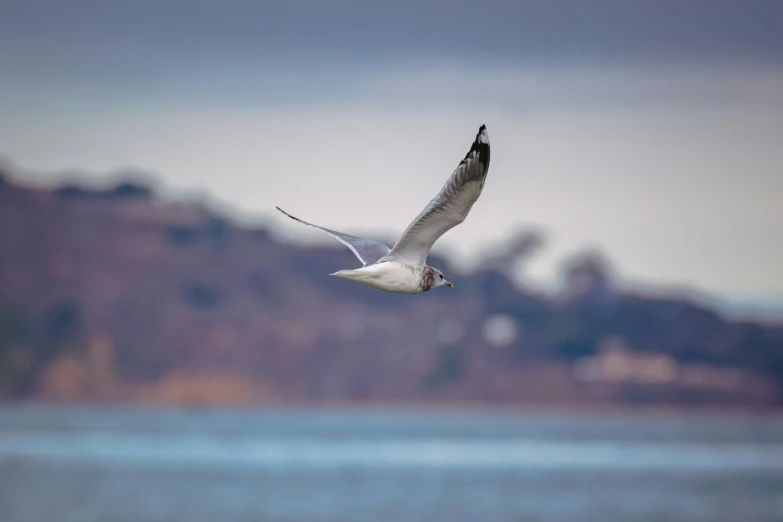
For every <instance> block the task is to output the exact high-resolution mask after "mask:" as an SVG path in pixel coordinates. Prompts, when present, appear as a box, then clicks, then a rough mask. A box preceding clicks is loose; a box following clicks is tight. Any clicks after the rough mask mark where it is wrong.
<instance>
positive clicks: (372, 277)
mask: <svg viewBox="0 0 783 522" xmlns="http://www.w3.org/2000/svg"><path fill="white" fill-rule="evenodd" d="M421 274H422V268H414V267H412V266H410V265H405V264H403V263H398V262H397V261H386V262H383V263H378V264H375V265H370V266H366V267H364V268H359V269H358V270H340V271H339V272H336V273H334V274H332V275H335V276H337V277H344V278H346V279H351V280H353V281H356V282H359V283H364V284H367V285H370V286H374V287H375V288H379V289H381V290H386V291H387V292H399V293H404V294H414V293H416V291H417V289H418V288H419V283H420V282H421Z"/></svg>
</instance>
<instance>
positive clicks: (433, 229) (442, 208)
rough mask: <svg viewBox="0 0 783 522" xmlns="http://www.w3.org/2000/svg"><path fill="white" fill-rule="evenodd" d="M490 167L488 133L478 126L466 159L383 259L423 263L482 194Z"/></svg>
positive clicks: (412, 263) (485, 129)
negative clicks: (435, 245) (443, 236)
mask: <svg viewBox="0 0 783 522" xmlns="http://www.w3.org/2000/svg"><path fill="white" fill-rule="evenodd" d="M488 169H489V135H488V134H487V127H486V126H485V125H482V126H481V127H480V128H479V131H478V134H476V139H475V140H474V141H473V145H472V146H471V147H470V150H469V151H468V153H467V155H466V156H465V159H463V160H462V162H460V164H459V166H458V167H457V169H456V170H455V171H454V173H453V174H452V175H451V177H450V178H449V179H448V181H446V184H445V185H443V188H442V189H441V190H440V192H439V193H438V195H437V196H435V198H434V199H433V200H432V201H430V202H429V204H428V205H427V206H426V207H425V208H424V210H422V212H421V214H419V215H418V216H417V217H416V219H414V220H413V222H412V223H411V224H410V225H408V228H407V229H405V232H403V233H402V236H401V237H400V239H399V240H398V241H397V243H396V244H395V245H394V246H393V247H392V249H391V252H389V255H387V256H386V257H385V259H384V260H389V261H392V260H393V261H399V262H402V263H405V264H409V265H413V266H420V265H423V264H424V263H425V262H426V261H427V254H428V253H429V251H430V248H432V245H433V244H434V243H435V241H437V240H438V238H439V237H440V236H442V235H443V234H445V233H446V232H447V231H448V230H451V229H452V228H454V227H455V226H457V225H459V224H460V223H462V222H463V221H465V218H466V217H467V215H468V212H470V209H471V207H472V206H473V204H474V203H475V202H476V200H477V199H478V197H479V196H480V195H481V190H482V189H483V188H484V180H485V179H486V178H487V170H488Z"/></svg>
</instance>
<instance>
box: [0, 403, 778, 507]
mask: <svg viewBox="0 0 783 522" xmlns="http://www.w3.org/2000/svg"><path fill="white" fill-rule="evenodd" d="M625 520H630V521H679V520H682V521H710V522H720V521H732V522H735V521H741V522H754V521H770V522H772V521H776V522H780V521H781V520H783V422H781V421H780V420H771V419H766V420H765V419H763V418H736V417H733V418H731V417H730V418H715V417H700V416H671V417H661V416H656V417H646V418H645V417H631V416H629V417H620V416H598V415H596V416H579V417H569V416H551V415H549V416H548V415H540V414H537V415H531V414H522V413H503V414H500V413H492V414H480V413H471V412H464V413H455V412H453V411H450V412H438V411H411V412H400V411H397V410H395V411H372V412H368V411H350V412H345V411H337V412H336V411H318V410H311V411H308V410H260V411H259V410H231V411H181V410H179V411H178V410H154V409H135V408H128V409H121V408H120V409H117V408H112V409H108V408H107V409H102V408H92V407H90V408H87V407H21V406H0V521H2V522H89V521H96V522H97V521H100V522H103V521H107V522H125V521H127V522H144V521H166V522H168V521H177V522H179V521H182V522H199V521H210V522H215V521H286V522H299V521H335V522H337V521H339V522H352V521H373V522H375V521H383V522H392V521H466V522H467V521H471V522H472V521H501V522H502V521H515V522H516V521H625Z"/></svg>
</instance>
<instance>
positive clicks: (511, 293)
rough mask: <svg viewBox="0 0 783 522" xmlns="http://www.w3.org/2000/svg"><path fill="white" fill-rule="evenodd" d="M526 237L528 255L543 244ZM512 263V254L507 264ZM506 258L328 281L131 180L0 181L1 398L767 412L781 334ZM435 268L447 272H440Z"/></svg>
mask: <svg viewBox="0 0 783 522" xmlns="http://www.w3.org/2000/svg"><path fill="white" fill-rule="evenodd" d="M531 237H532V236H529V235H528V236H524V237H523V238H521V239H520V241H519V245H520V250H519V251H518V252H517V253H516V254H520V252H523V253H522V254H520V255H524V252H527V250H526V249H528V250H529V249H530V248H535V247H536V246H537V245H538V243H537V241H536V240H534V239H531ZM511 257H514V256H511ZM511 262H513V259H510V258H509V259H506V258H503V257H502V256H499V257H496V258H493V259H492V260H488V261H487V262H486V263H485V264H484V265H482V266H481V267H479V269H478V270H476V271H475V272H474V273H472V274H468V275H465V276H464V277H460V278H455V280H454V282H455V283H456V285H457V288H456V289H455V290H453V291H448V290H444V291H435V292H430V293H426V294H422V295H417V296H410V295H394V294H386V293H383V292H380V291H378V290H375V289H372V288H369V287H365V286H362V285H358V284H355V283H351V282H349V281H345V280H340V279H336V278H331V277H329V276H328V275H327V274H329V273H330V272H333V271H335V270H337V269H340V268H345V267H353V266H356V264H357V262H356V260H355V259H354V258H353V257H352V256H351V254H350V252H348V251H347V250H343V249H339V248H338V247H337V245H335V248H334V249H331V248H303V247H298V246H294V245H289V244H284V243H282V242H279V241H276V240H275V239H274V238H273V237H272V236H271V235H270V234H269V233H268V231H267V230H264V229H253V228H242V227H238V226H236V225H234V224H232V223H231V222H230V221H229V220H227V219H224V218H222V217H220V216H218V215H216V214H214V213H213V212H210V211H209V210H206V209H204V208H203V207H201V206H198V205H190V204H174V203H164V202H161V201H159V200H157V199H156V197H155V195H154V194H153V192H152V191H151V190H149V189H147V188H145V187H143V186H140V185H137V184H134V183H130V182H129V183H125V184H120V185H118V186H116V187H115V188H112V189H109V190H104V191H95V190H87V189H82V188H79V187H76V186H65V187H61V188H59V189H56V190H42V189H36V188H30V187H25V186H21V185H18V184H14V183H12V182H11V181H9V178H8V176H4V177H2V179H0V397H4V398H35V399H45V400H99V401H129V402H130V401H144V402H166V403H176V404H258V403H264V402H273V401H320V400H328V401H405V402H413V401H423V400H439V401H471V402H472V401H488V402H497V403H518V402H536V403H541V402H557V403H574V404H616V403H626V404H639V403H647V404H713V405H714V404H718V405H750V404H752V405H775V404H779V402H780V401H781V399H782V398H783V394H782V393H781V390H782V388H781V385H783V329H782V328H780V327H772V326H769V325H761V324H754V323H751V322H731V321H728V320H726V319H724V318H722V317H721V316H720V315H719V314H717V313H716V312H714V311H712V310H709V309H706V308H704V307H702V306H699V305H696V304H694V303H692V302H689V301H688V300H685V299H678V298H670V299H661V298H650V297H645V296H641V295H634V294H629V293H625V292H623V291H621V290H619V289H617V288H616V287H615V284H614V283H613V280H612V278H611V276H610V275H609V274H610V271H609V270H607V269H606V262H605V260H603V259H602V258H601V257H599V256H595V255H590V254H585V255H581V256H576V257H574V258H573V259H572V260H571V262H570V263H569V265H568V266H566V267H565V269H564V270H565V277H564V280H565V282H566V286H565V288H564V289H563V291H562V292H561V293H559V294H558V295H542V294H540V293H535V292H532V291H529V290H525V289H521V288H520V287H519V285H516V284H515V283H514V282H513V281H512V280H511V278H510V275H509V270H508V266H509V263H511ZM432 264H433V265H435V266H439V267H443V268H444V269H448V267H447V266H444V262H443V261H442V260H439V259H437V258H435V259H432Z"/></svg>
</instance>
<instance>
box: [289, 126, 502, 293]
mask: <svg viewBox="0 0 783 522" xmlns="http://www.w3.org/2000/svg"><path fill="white" fill-rule="evenodd" d="M488 169H489V135H488V134H487V127H486V125H482V126H481V127H480V128H479V131H478V134H476V139H475V140H473V144H472V145H471V147H470V150H469V151H468V153H467V154H466V155H465V159H463V160H462V161H461V162H460V164H459V166H458V167H457V169H456V170H455V171H454V172H453V173H452V174H451V176H450V177H449V179H448V180H447V181H446V184H445V185H443V188H441V190H440V192H439V193H438V195H437V196H435V198H434V199H433V200H432V201H430V202H429V204H428V205H427V206H426V207H425V208H424V210H422V211H421V213H420V214H419V215H418V216H416V219H414V220H413V221H412V222H411V224H410V225H408V228H406V229H405V232H403V233H402V236H400V239H399V240H397V243H395V245H394V246H393V247H392V248H391V249H390V248H389V247H387V246H386V245H383V244H381V243H378V242H376V241H372V240H370V239H364V238H361V237H356V236H352V235H349V234H344V233H342V232H337V231H335V230H330V229H328V228H324V227H321V226H318V225H314V224H313V223H308V222H307V221H304V220H302V219H299V218H297V217H294V216H292V215H291V214H289V213H288V212H286V211H285V210H283V209H281V208H280V207H276V208H277V210H279V211H280V212H282V213H283V214H285V215H286V216H288V217H290V218H291V219H293V220H295V221H298V222H300V223H302V224H304V225H308V226H311V227H315V228H317V229H319V230H322V231H324V232H326V233H327V234H329V235H331V236H332V237H333V238H335V239H336V240H337V241H339V242H340V243H342V244H344V245H345V246H347V247H348V248H350V249H351V251H352V252H353V253H354V255H356V257H357V258H359V261H361V263H362V268H358V269H355V270H350V269H349V270H340V271H338V272H335V273H334V274H330V275H333V276H337V277H342V278H345V279H350V280H352V281H357V282H359V283H364V284H368V285H370V286H374V287H375V288H379V289H381V290H385V291H387V292H397V293H405V294H418V293H421V292H427V291H428V290H432V289H433V288H438V287H439V286H448V287H450V288H454V285H453V284H451V283H450V282H448V281H446V279H445V278H444V277H443V273H442V272H441V271H440V270H438V269H437V268H433V267H431V266H429V265H427V254H429V251H430V249H431V248H432V245H433V244H434V243H435V241H437V240H438V238H440V236H442V235H443V234H445V233H446V232H448V231H449V230H451V229H452V228H454V227H455V226H457V225H459V224H460V223H462V222H463V221H465V218H466V217H467V216H468V212H470V209H471V207H473V204H474V203H475V202H476V200H477V199H478V197H479V196H480V195H481V191H482V189H483V188H484V181H485V180H486V178H487V170H488Z"/></svg>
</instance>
